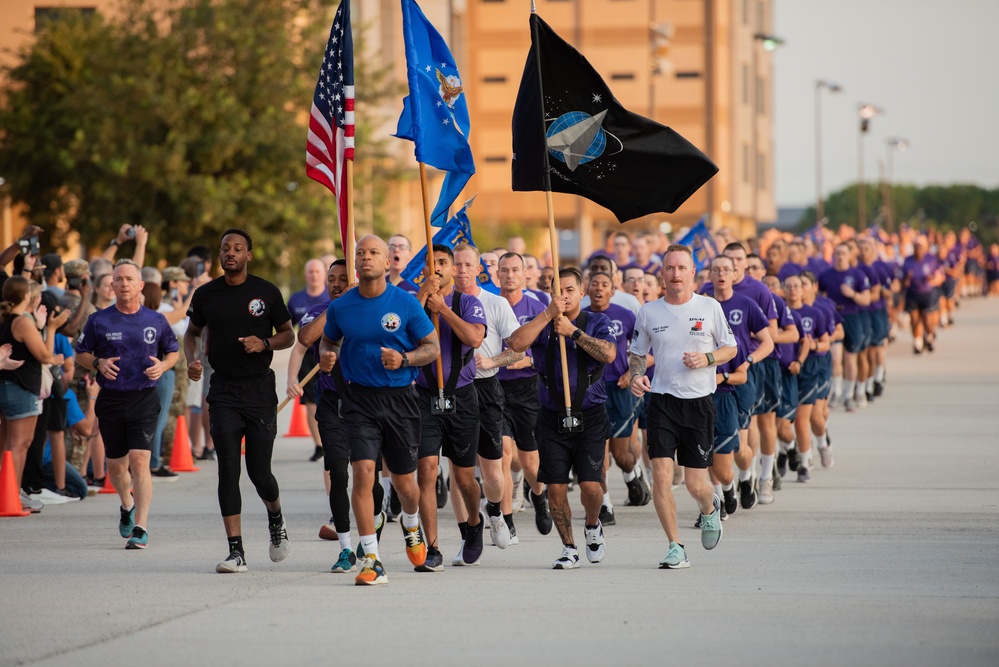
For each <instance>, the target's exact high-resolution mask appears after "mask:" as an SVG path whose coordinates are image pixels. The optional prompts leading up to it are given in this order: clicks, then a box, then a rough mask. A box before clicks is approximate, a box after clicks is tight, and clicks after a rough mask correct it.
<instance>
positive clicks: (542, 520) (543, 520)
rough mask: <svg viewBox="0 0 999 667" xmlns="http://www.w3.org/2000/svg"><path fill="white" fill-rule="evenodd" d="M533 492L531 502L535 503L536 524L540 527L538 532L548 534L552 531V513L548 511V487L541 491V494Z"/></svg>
mask: <svg viewBox="0 0 999 667" xmlns="http://www.w3.org/2000/svg"><path fill="white" fill-rule="evenodd" d="M530 494H531V504H532V505H534V525H535V526H537V527H538V532H539V533H541V534H542V535H547V534H548V533H550V532H552V526H553V524H552V514H551V512H549V511H548V489H545V490H544V491H542V492H541V495H540V496H536V495H534V492H533V491H532V492H530Z"/></svg>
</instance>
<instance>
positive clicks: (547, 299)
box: [526, 289, 552, 306]
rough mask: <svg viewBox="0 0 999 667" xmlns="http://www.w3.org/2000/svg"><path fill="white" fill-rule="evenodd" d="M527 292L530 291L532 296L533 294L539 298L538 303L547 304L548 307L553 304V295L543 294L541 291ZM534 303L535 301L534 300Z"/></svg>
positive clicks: (531, 290)
mask: <svg viewBox="0 0 999 667" xmlns="http://www.w3.org/2000/svg"><path fill="white" fill-rule="evenodd" d="M526 291H528V292H530V293H531V294H533V295H534V296H536V297H538V301H540V302H541V303H543V304H545V305H546V306H547V305H548V304H550V303H551V302H552V297H551V295H550V294H549V293H548V292H542V291H541V290H539V289H528V290H526ZM532 301H533V299H532Z"/></svg>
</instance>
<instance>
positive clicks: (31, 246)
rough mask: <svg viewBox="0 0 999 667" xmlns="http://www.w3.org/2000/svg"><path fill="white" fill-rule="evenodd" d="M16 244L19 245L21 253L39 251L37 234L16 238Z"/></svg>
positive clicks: (36, 252)
mask: <svg viewBox="0 0 999 667" xmlns="http://www.w3.org/2000/svg"><path fill="white" fill-rule="evenodd" d="M17 244H18V245H19V246H21V254H22V255H37V254H38V252H39V248H38V237H37V236H29V237H28V238H26V239H18V240H17Z"/></svg>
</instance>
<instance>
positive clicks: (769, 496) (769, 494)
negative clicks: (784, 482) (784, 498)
mask: <svg viewBox="0 0 999 667" xmlns="http://www.w3.org/2000/svg"><path fill="white" fill-rule="evenodd" d="M773 501H774V481H773V480H772V479H761V480H760V504H761V505H769V504H770V503H772V502H773Z"/></svg>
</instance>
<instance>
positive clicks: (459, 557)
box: [451, 544, 479, 567]
mask: <svg viewBox="0 0 999 667" xmlns="http://www.w3.org/2000/svg"><path fill="white" fill-rule="evenodd" d="M478 564H479V561H475V562H474V563H466V562H465V545H464V544H462V545H461V546H460V547H458V553H457V554H456V555H455V557H454V558H452V559H451V567H462V566H465V565H478Z"/></svg>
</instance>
